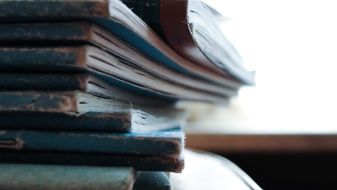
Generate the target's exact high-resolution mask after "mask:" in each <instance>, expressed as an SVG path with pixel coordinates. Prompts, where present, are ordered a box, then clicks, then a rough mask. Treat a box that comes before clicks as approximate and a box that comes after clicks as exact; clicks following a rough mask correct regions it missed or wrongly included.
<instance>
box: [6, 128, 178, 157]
mask: <svg viewBox="0 0 337 190" xmlns="http://www.w3.org/2000/svg"><path fill="white" fill-rule="evenodd" d="M183 146H184V132H182V131H181V129H179V128H177V129H171V130H163V131H152V132H129V133H112V132H77V131H76V132H65V131H37V130H34V131H33V130H2V131H0V149H2V150H6V149H7V150H8V149H9V150H18V151H55V152H58V151H59V152H79V153H93V154H95V153H97V154H98V153H100V154H119V155H149V156H166V157H173V158H179V157H180V156H181V154H182V150H183Z"/></svg>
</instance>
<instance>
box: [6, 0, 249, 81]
mask: <svg viewBox="0 0 337 190" xmlns="http://www.w3.org/2000/svg"><path fill="white" fill-rule="evenodd" d="M83 19H87V20H90V21H93V22H95V23H97V24H98V25H100V26H102V27H104V28H106V29H107V30H108V31H109V32H111V33H113V34H115V35H116V36H118V37H119V38H121V39H122V40H124V41H125V42H127V43H129V44H130V45H132V46H134V47H135V48H137V49H138V50H139V51H141V52H142V53H144V54H145V55H146V56H148V57H149V58H151V59H153V60H155V61H157V62H160V63H163V64H165V65H166V66H168V67H170V68H172V69H175V70H176V71H178V72H181V73H184V74H186V75H190V76H194V77H196V78H203V79H206V80H209V81H212V82H214V83H217V84H220V85H224V86H226V85H228V80H231V79H232V80H237V79H234V78H233V77H232V76H231V75H230V74H233V73H232V72H229V73H228V72H218V71H215V70H213V69H210V68H206V67H204V66H200V65H199V64H196V63H194V62H192V61H190V60H188V59H186V58H184V57H183V56H181V55H179V54H178V53H176V52H175V51H174V50H172V49H171V48H170V47H169V46H168V45H167V44H166V43H165V42H163V40H162V39H160V37H158V36H157V34H156V33H155V32H153V31H152V30H151V29H150V27H148V26H147V25H146V24H145V23H144V22H143V21H142V20H141V19H140V18H139V17H138V16H137V15H135V14H134V13H133V12H132V11H131V10H130V9H129V8H128V7H127V6H125V5H124V4H123V3H122V2H121V1H119V0H105V1H102V0H83V1H76V0H72V1H69V0H60V1H38V0H34V1H31V0H14V1H12V0H5V1H1V2H0V20H1V21H2V22H10V21H64V20H83ZM243 73H244V72H243ZM235 77H237V78H238V80H237V81H239V82H242V83H247V84H251V83H253V78H254V76H253V75H251V74H250V73H248V74H241V75H235Z"/></svg>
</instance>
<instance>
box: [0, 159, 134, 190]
mask: <svg viewBox="0 0 337 190" xmlns="http://www.w3.org/2000/svg"><path fill="white" fill-rule="evenodd" d="M0 171H2V172H0V189H4V190H5V189H11V190H24V189H34V190H60V189H62V190H83V189H91V190H132V189H133V184H134V181H135V180H136V179H135V178H136V172H135V171H134V170H133V169H132V168H125V167H124V168H123V167H97V166H96V167H92V166H91V167H89V166H67V165H59V166H55V165H54V166H53V165H31V164H0ZM3 171H6V172H3Z"/></svg>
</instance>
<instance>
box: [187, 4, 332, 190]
mask: <svg viewBox="0 0 337 190" xmlns="http://www.w3.org/2000/svg"><path fill="white" fill-rule="evenodd" d="M204 1H205V2H206V3H208V4H210V5H211V6H213V7H214V8H215V9H217V10H218V11H220V12H221V13H222V14H223V15H224V18H222V20H221V21H222V29H223V32H224V33H225V34H226V36H227V37H228V38H229V40H230V41H231V42H232V43H233V44H234V46H235V47H236V48H237V50H238V51H239V52H240V54H241V56H242V58H243V60H244V62H245V64H246V67H247V68H250V69H252V70H255V71H256V86H254V87H247V88H244V89H242V90H241V91H240V94H239V96H238V97H237V98H236V99H234V100H232V101H231V102H230V104H229V106H228V107H217V106H211V105H202V104H200V105H188V106H187V107H188V108H189V109H190V110H191V111H192V115H191V118H190V125H189V126H188V127H187V128H186V130H187V132H188V134H189V135H188V137H187V145H188V146H189V147H193V148H199V149H204V150H207V151H212V152H216V153H219V154H222V155H224V156H225V157H227V158H229V159H231V160H232V161H234V162H235V163H236V164H238V165H239V166H240V167H241V168H242V169H243V170H245V171H246V172H247V173H248V174H249V175H250V176H251V177H252V178H253V179H254V180H256V182H257V183H258V184H259V185H260V186H261V187H262V188H264V189H336V188H337V177H336V176H335V175H334V172H335V171H336V169H337V154H336V153H337V136H335V135H336V132H337V121H336V120H337V116H336V112H337V111H336V109H337V100H336V97H337V87H336V84H335V83H336V82H337V74H336V71H337V52H336V50H337V26H336V21H337V11H336V10H337V1H333V0H330V1H329V0H283V1H276V0H204ZM184 106H186V105H184ZM195 108H198V109H195ZM195 110H198V111H195ZM206 112H207V113H208V114H205V113H206Z"/></svg>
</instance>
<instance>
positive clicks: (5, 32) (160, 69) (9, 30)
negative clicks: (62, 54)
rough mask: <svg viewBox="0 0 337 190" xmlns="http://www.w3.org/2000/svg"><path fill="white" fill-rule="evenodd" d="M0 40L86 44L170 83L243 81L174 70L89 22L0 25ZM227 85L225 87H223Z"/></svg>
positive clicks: (200, 85)
mask: <svg viewBox="0 0 337 190" xmlns="http://www.w3.org/2000/svg"><path fill="white" fill-rule="evenodd" d="M0 41H1V42H2V43H3V44H15V45H27V44H40V45H50V44H55V45H56V44H64V45H65V44H68V45H73V44H78V43H87V44H91V45H94V46H96V47H99V48H101V49H104V50H106V51H108V52H109V53H111V54H113V55H114V56H115V58H116V59H118V60H119V61H121V62H124V63H126V64H129V65H137V66H139V67H140V68H142V69H144V70H147V71H149V72H151V73H152V74H154V75H157V76H158V77H160V78H163V79H166V80H168V81H171V82H173V83H177V84H181V85H185V86H187V87H192V88H196V89H199V90H207V91H211V92H215V93H216V92H218V93H223V91H225V90H226V88H228V89H232V90H237V89H239V88H240V87H241V86H242V84H241V83H239V82H235V81H234V80H228V83H227V85H226V86H222V85H217V84H213V83H210V82H207V81H204V80H198V79H196V78H194V77H189V76H186V75H184V74H182V73H179V72H176V71H175V70H172V69H170V68H168V67H166V66H165V65H163V64H161V63H159V62H156V61H153V60H151V59H150V58H148V57H146V56H145V55H144V54H142V53H141V52H139V50H137V49H135V48H133V47H132V46H130V45H129V44H127V43H126V42H124V41H123V40H121V39H120V38H118V37H117V36H115V35H114V34H112V33H110V32H108V31H107V30H105V29H104V28H102V27H100V26H98V25H96V24H94V23H92V22H84V21H82V22H52V23H49V22H42V23H6V24H0ZM224 87H226V88H224Z"/></svg>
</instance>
